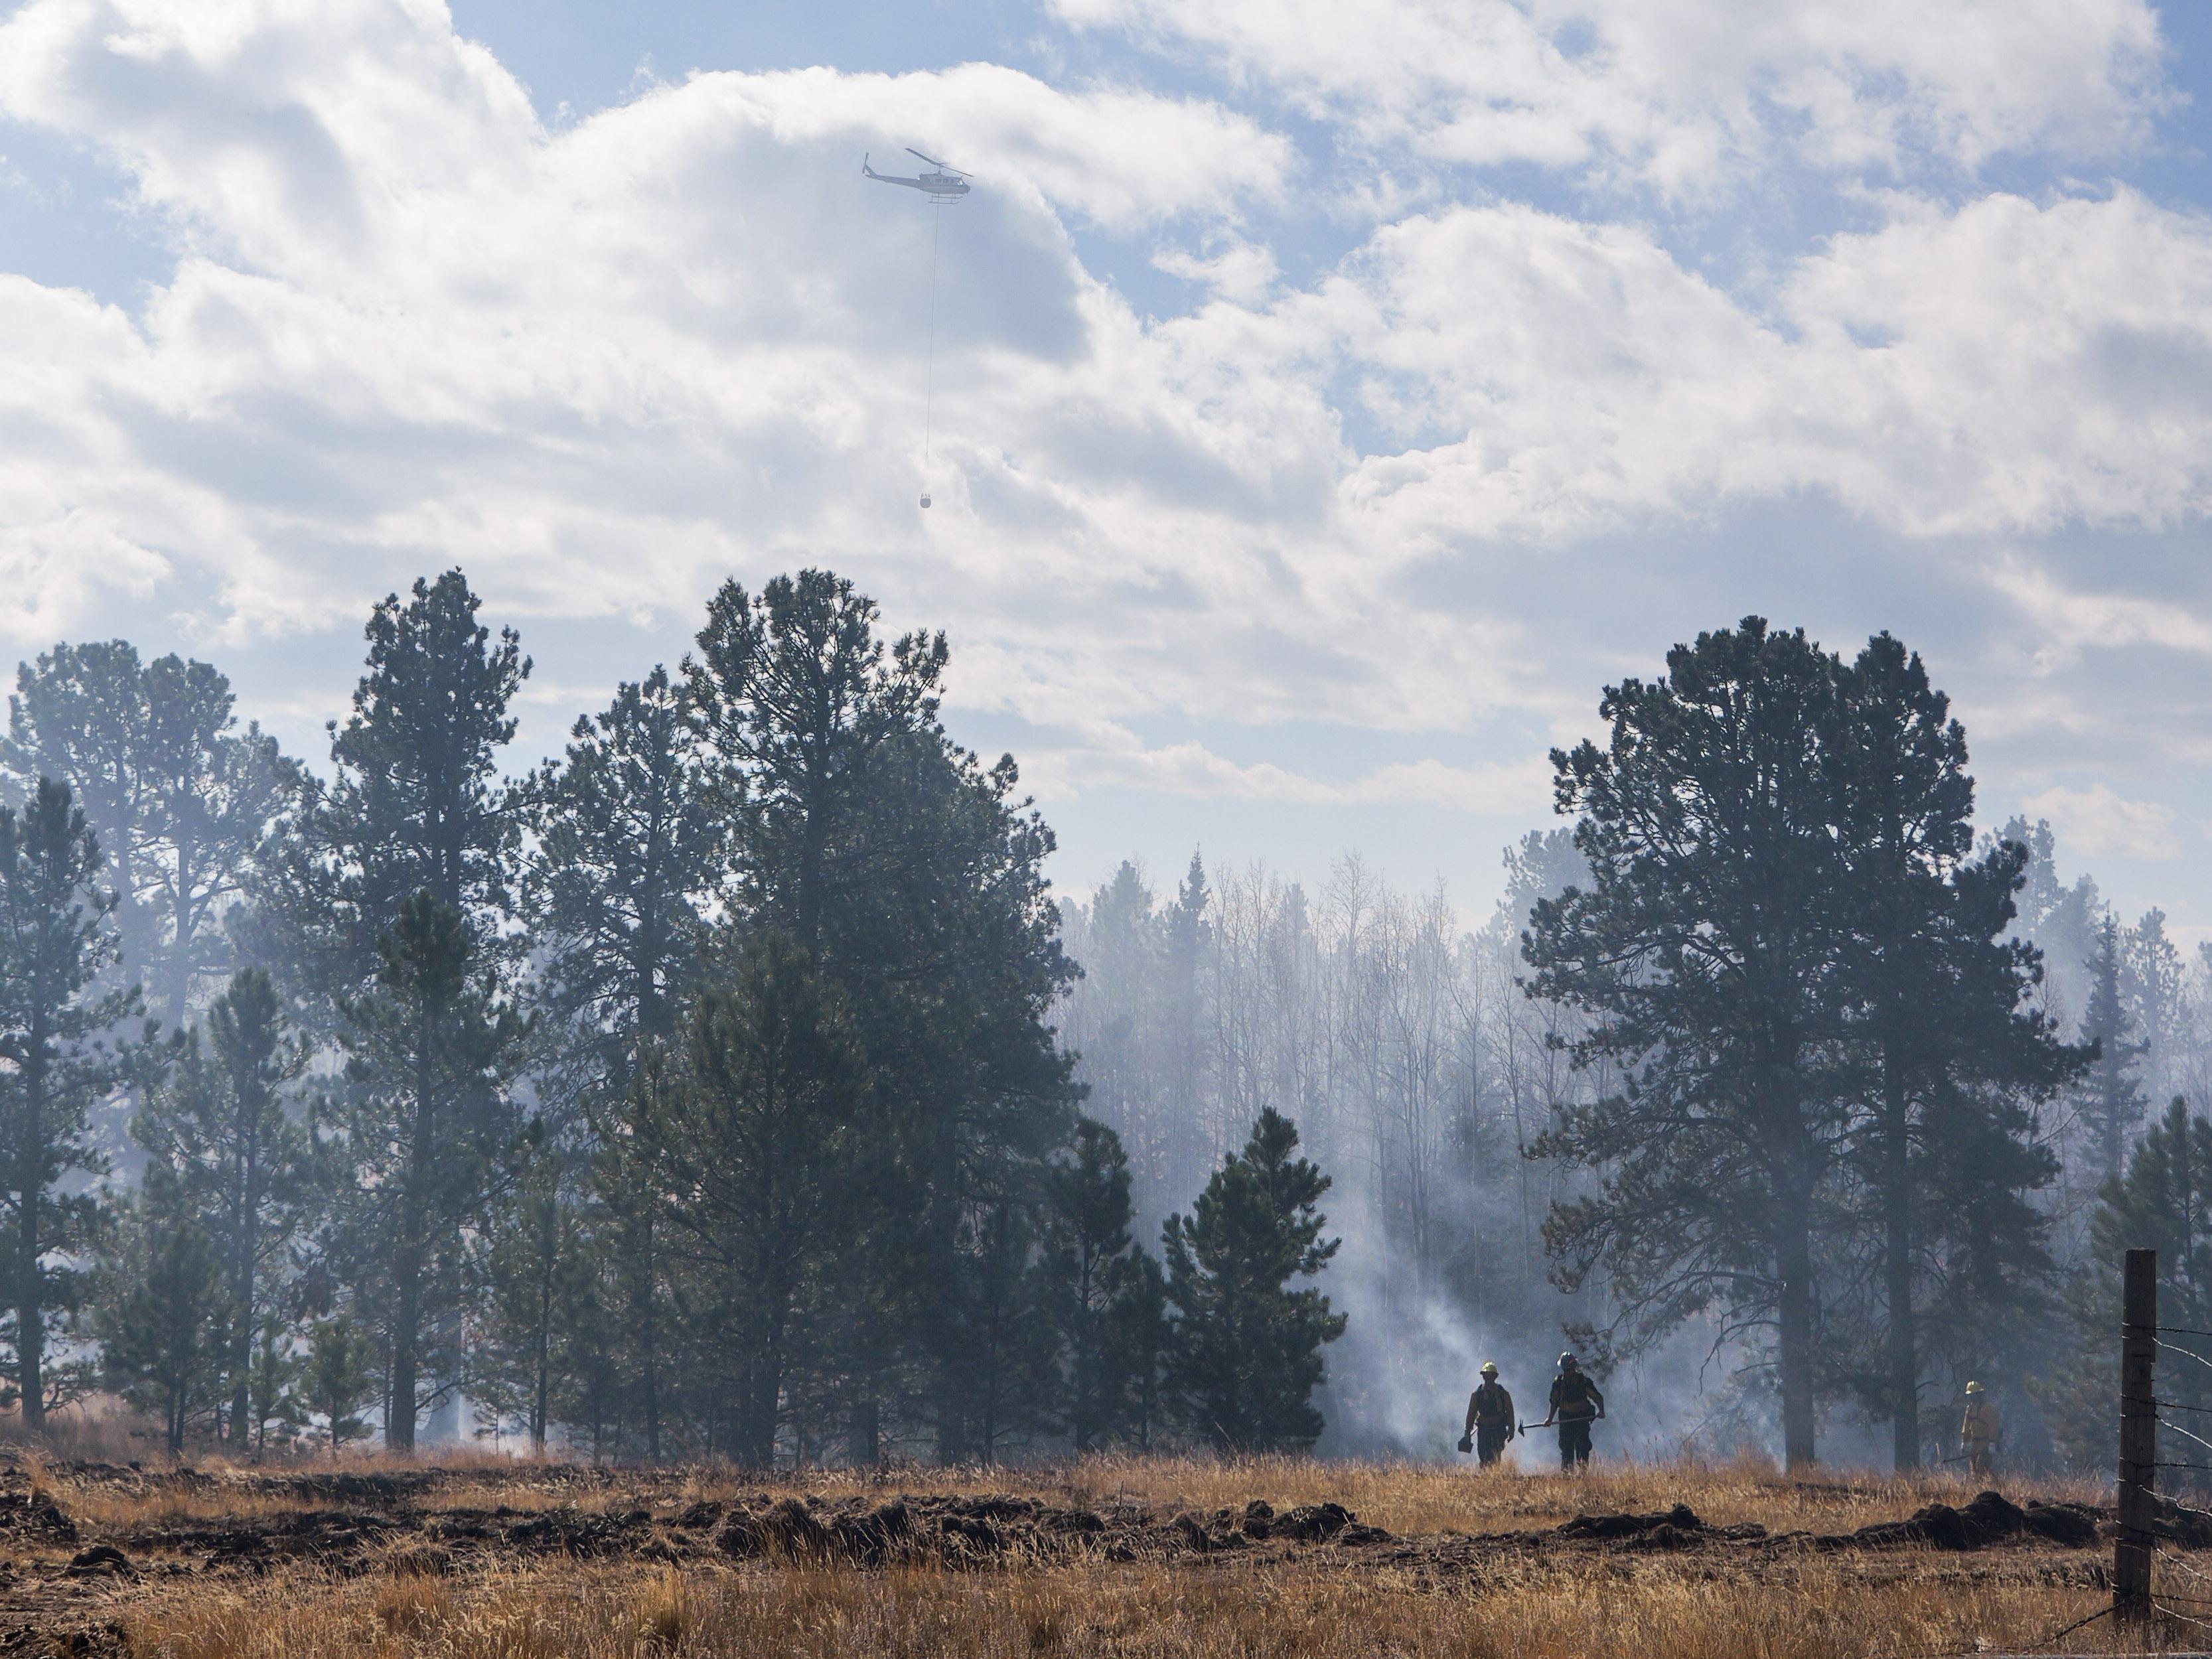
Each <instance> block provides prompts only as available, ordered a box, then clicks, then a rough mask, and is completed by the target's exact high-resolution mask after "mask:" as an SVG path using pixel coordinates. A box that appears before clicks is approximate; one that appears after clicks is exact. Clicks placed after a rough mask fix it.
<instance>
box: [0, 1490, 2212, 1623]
mask: <svg viewBox="0 0 2212 1659" xmlns="http://www.w3.org/2000/svg"><path fill="white" fill-rule="evenodd" d="M348 1462H349V1464H350V1466H351V1469H352V1471H353V1472H354V1473H356V1474H401V1475H405V1474H407V1473H408V1472H409V1471H410V1470H411V1469H413V1468H416V1466H413V1465H410V1464H404V1463H400V1462H395V1461H393V1460H388V1459H366V1458H359V1459H350V1460H348ZM295 1467H297V1466H295ZM18 1478H19V1479H20V1476H19V1477H18ZM40 1479H41V1480H44V1481H46V1483H47V1484H48V1485H49V1486H50V1487H51V1488H52V1490H53V1491H54V1492H55V1493H56V1495H57V1497H58V1498H59V1499H60V1500H61V1501H62V1503H63V1504H64V1507H65V1508H67V1509H68V1510H70V1513H71V1514H72V1515H75V1516H77V1517H78V1519H79V1521H80V1524H82V1525H84V1526H85V1527H86V1530H87V1535H88V1537H94V1536H98V1535H99V1534H100V1532H101V1531H102V1530H103V1529H105V1528H115V1529H118V1534H117V1535H118V1536H119V1535H121V1531H122V1529H127V1528H131V1527H139V1528H145V1527H148V1526H149V1525H154V1524H159V1523H160V1522H161V1519H162V1518H164V1517H172V1516H173V1517H176V1518H179V1519H185V1520H190V1521H194V1522H220V1521H221V1520H222V1518H224V1517H225V1516H232V1517H241V1516H253V1515H261V1516H269V1515H272V1514H275V1513H276V1512H278V1511H279V1510H282V1509H283V1508H288V1507H294V1506H301V1505H306V1506H313V1504H329V1503H330V1501H331V1500H329V1499H327V1498H304V1497H301V1496H300V1495H298V1494H296V1493H287V1492H284V1491H283V1489H282V1488H281V1487H279V1486H272V1484H271V1481H270V1478H269V1476H268V1475H267V1474H264V1473H263V1472H257V1471H255V1470H252V1469H251V1468H231V1467H228V1466H223V1465H208V1466H204V1467H201V1468H194V1469H189V1470H184V1471H173V1472H161V1471H141V1472H137V1474H134V1475H133V1476H131V1478H130V1479H128V1480H126V1479H124V1478H121V1476H120V1475H119V1474H118V1472H117V1471H113V1470H97V1469H81V1468H77V1469H73V1468H69V1467H67V1466H63V1465H59V1464H54V1465H50V1466H48V1467H46V1468H44V1469H43V1470H42V1471H41V1472H40ZM2009 1486H2010V1490H2011V1491H2012V1493H2013V1495H2014V1496H2015V1498H2023V1499H2024V1498H2026V1497H2027V1496H2029V1495H2030V1493H2031V1487H2030V1485H2029V1483H2025V1482H2017V1483H2009ZM901 1491H903V1492H911V1493H927V1492H963V1493H976V1492H1016V1493H1020V1494H1025V1495H1031V1496H1036V1497H1040V1498H1050V1499H1053V1500H1054V1501H1056V1502H1060V1503H1071V1502H1072V1503H1075V1504H1083V1505H1085V1506H1090V1507H1095V1508H1102V1509H1103V1508H1107V1507H1109V1506H1111V1505H1113V1504H1115V1502H1116V1500H1122V1501H1131V1502H1139V1503H1141V1504H1145V1505H1146V1506H1147V1507H1149V1508H1150V1509H1152V1510H1155V1511H1168V1510H1177V1509H1194V1510H1215V1509H1219V1508H1224V1507H1231V1508H1235V1507H1241V1506H1242V1505H1243V1504H1244V1503H1245V1502H1246V1501H1247V1500H1248V1499H1250V1498H1267V1500H1269V1501H1270V1502H1272V1503H1273V1504H1275V1506H1276V1507H1277V1508H1278V1509H1285V1508H1287V1507H1290V1506H1291V1505H1295V1504H1304V1503H1314V1502H1319V1501H1323V1500H1333V1501H1334V1502H1337V1503H1340V1504H1345V1505H1346V1506H1347V1507H1349V1508H1350V1509H1352V1510H1354V1511H1355V1512H1357V1513H1358V1515H1359V1516H1360V1517H1361V1519H1362V1520H1364V1521H1365V1522H1369V1523H1370V1524H1374V1525H1380V1526H1383V1527H1385V1528H1389V1530H1390V1531H1391V1532H1392V1533H1394V1534H1398V1535H1400V1536H1401V1538H1405V1537H1413V1536H1416V1535H1425V1536H1430V1537H1434V1536H1437V1535H1440V1534H1454V1533H1457V1534H1486V1533H1513V1534H1529V1533H1539V1532H1545V1531H1547V1530H1548V1529H1549V1528H1552V1527H1553V1526H1554V1525H1556V1524H1557V1523H1558V1522H1559V1521H1562V1520H1564V1519H1565V1518H1567V1517H1569V1516H1572V1515H1574V1514H1576V1513H1577V1512H1591V1513H1602V1512H1609V1511H1620V1510H1638V1511H1650V1510H1659V1509H1664V1508H1666V1507H1667V1506H1668V1505H1670V1504H1674V1503H1676V1502H1685V1503H1687V1504H1690V1505H1691V1506H1692V1508H1694V1509H1695V1510H1697V1511H1698V1513H1699V1515H1700V1516H1703V1517H1704V1518H1705V1520H1706V1521H1707V1522H1710V1523H1712V1524H1715V1525H1726V1524H1729V1523H1734V1522H1753V1521H1755V1522H1759V1523H1761V1524H1763V1525H1765V1527H1767V1528H1769V1529H1770V1530H1771V1531H1772V1532H1776V1533H1785V1532H1809V1533H1823V1534H1833V1533H1838V1532H1844V1531H1848V1530H1850V1529H1851V1528H1856V1527H1858V1526H1861V1525H1864V1524H1866V1523H1868V1522H1875V1521H1887V1520H1895V1519H1898V1518H1899V1517H1901V1516H1905V1515H1908V1514H1910V1513H1911V1511H1912V1510H1914V1509H1916V1508H1917V1507H1918V1506H1919V1505H1921V1504H1923V1503H1926V1502H1928V1501H1929V1500H1931V1499H1944V1500H1948V1501H1952V1502H1963V1501H1965V1499H1966V1498H1967V1497H1969V1496H1971V1492H1972V1488H1971V1487H1969V1486H1967V1485H1966V1483H1965V1482H1962V1481H1959V1480H1948V1479H1942V1478H1936V1479H1923V1480H1893V1479H1891V1478H1888V1477H1878V1476H1871V1475H1865V1474H1845V1473H1841V1472H1838V1473H1836V1474H1823V1475H1820V1476H1819V1477H1816V1478H1809V1479H1792V1478H1790V1477H1788V1476H1785V1475H1784V1474H1781V1473H1779V1472H1778V1471H1777V1470H1776V1469H1775V1468H1772V1467H1771V1465H1768V1464H1765V1463H1761V1462H1739V1463H1733V1464H1728V1465H1723V1466H1719V1467H1706V1466H1699V1465H1692V1464H1669V1465H1652V1466H1629V1465H1626V1464H1613V1465H1610V1466H1600V1468H1598V1470H1597V1471H1596V1472H1595V1473H1593V1474H1589V1475H1588V1476H1585V1477H1582V1478H1565V1477H1562V1476H1560V1475H1559V1474H1556V1473H1536V1474H1525V1475H1519V1474H1487V1475H1486V1474H1478V1473H1476V1472H1474V1471H1473V1470H1471V1469H1470V1468H1467V1467H1466V1466H1465V1465H1457V1466H1446V1467H1442V1468H1439V1467H1435V1466H1419V1465H1411V1464H1375V1463H1317V1462H1312V1461H1310V1460H1306V1459H1252V1460H1243V1461H1236V1462H1213V1461H1210V1460H1203V1459H1178V1458H1150V1459H1146V1458H1136V1457H1109V1458H1094V1459H1090V1460H1085V1461H1084V1462H1078V1463H1075V1464H1072V1465H1068V1466H1065V1467H1056V1468H1029V1469H1019V1468H995V1469H990V1470H975V1469H965V1470H963V1469H937V1468H904V1469H893V1470H888V1471H881V1472H877V1473H873V1474H858V1473H854V1472H848V1471H814V1472H806V1473H802V1474H798V1475H793V1474H788V1473H787V1474H782V1475H780V1476H777V1477H774V1478H766V1479H763V1478H752V1477H747V1476H744V1475H742V1474H738V1473H737V1472H735V1471H731V1470H726V1469H702V1468H690V1469H663V1470H652V1471H641V1470H624V1471H621V1472H594V1471H591V1470H588V1469H581V1468H576V1467H574V1466H570V1465H553V1464H510V1463H506V1462H489V1461H483V1460H471V1461H470V1462H468V1463H467V1464H466V1465H465V1466H463V1467H460V1468H451V1467H448V1468H444V1469H441V1470H440V1471H439V1472H438V1473H437V1474H436V1475H435V1484H434V1485H428V1486H425V1485H422V1484H420V1483H419V1482H417V1481H413V1480H410V1483H409V1484H408V1486H407V1488H406V1495H405V1496H404V1498H403V1499H402V1500H400V1502H399V1507H402V1508H404V1509H405V1510H408V1511H410V1513H413V1514H416V1515H419V1516H425V1517H427V1516H435V1515H437V1514H438V1513H440V1512H441V1511H445V1512H451V1511H456V1510H470V1509H476V1510H489V1509H496V1508H498V1507H500V1506H504V1507H505V1508H507V1510H536V1509H552V1508H559V1507H564V1506H571V1505H573V1506H574V1507H575V1508H576V1509H578V1510H584V1511H590V1510H615V1509H620V1510H633V1509H639V1508H642V1509H645V1510H648V1511H650V1512H651V1513H653V1515H655V1516H662V1517H665V1516H671V1515H672V1514H674V1513H675V1512H676V1511H678V1510H681V1509H682V1508H683V1507H684V1506H685V1505H686V1504H690V1503H691V1502H693V1501H695V1500H696V1499H699V1498H732V1497H738V1496H756V1497H757V1496H760V1495H763V1494H781V1493H800V1494H805V1493H813V1494H818V1495H820V1496H822V1497H823V1498H831V1499H835V1498H842V1497H850V1496H867V1497H871V1498H874V1497H882V1496H887V1495H889V1494H890V1493H891V1492H901ZM2032 1491H2033V1495H2037V1496H2042V1497H2045V1498H2077V1499H2084V1500H2092V1501H2093V1500H2095V1499H2096V1498H2098V1497H2099V1496H2100V1494H2098V1493H2097V1492H2094V1491H2093V1490H2092V1489H2090V1488H2087V1487H2086V1486H2066V1485H2063V1484H2052V1483H2035V1484H2034V1485H2033V1487H2032ZM421 1536H422V1535H421V1534H406V1535H404V1536H401V1535H395V1536H393V1537H392V1540H391V1541H390V1543H389V1545H388V1547H386V1548H385V1549H384V1550H383V1553H380V1554H377V1555H374V1556H373V1557H371V1558H370V1559H369V1562H368V1565H369V1568H370V1570H368V1571H356V1572H355V1573H353V1574H352V1575H350V1576H345V1577H338V1576H333V1575H331V1574H330V1573H328V1572H325V1571H322V1570H320V1569H319V1568H316V1567H314V1566H312V1565H300V1564H294V1565H286V1564H281V1563H280V1564H276V1565H273V1566H272V1568H271V1570H270V1571H268V1572H267V1574H266V1576H263V1577H253V1576H251V1575H247V1574H243V1573H228V1574H209V1573H199V1572H195V1573H192V1574H191V1575H189V1576H185V1575H179V1576H174V1577H171V1576H167V1571H166V1570H153V1569H154V1567H155V1564H154V1562H153V1561H152V1560H151V1559H149V1561H148V1562H147V1563H146V1564H145V1565H147V1566H148V1568H149V1571H145V1572H144V1573H143V1575H142V1576H141V1577H138V1578H137V1580H135V1581H133V1582H131V1583H128V1584H124V1583H117V1584H114V1585H112V1586H107V1587H85V1588H82V1589H73V1590H72V1594H74V1595H77V1596H78V1597H79V1598H80V1600H79V1601H76V1602H72V1603H71V1604H70V1605H71V1607H76V1608H78V1609H80V1610H81V1611H82V1613H85V1614H87V1615H93V1614H97V1615H98V1616H99V1617H102V1618H112V1619H114V1620H118V1621H119V1622H120V1624H121V1625H122V1626H123V1627H124V1629H125V1632H127V1637H128V1642H129V1650H130V1651H131V1653H133V1654H134V1655H137V1656H155V1655H159V1656H173V1659H216V1656H224V1659H228V1656H240V1659H248V1656H270V1659H276V1656H280V1655H281V1656H287V1659H289V1656H295V1655H296V1656H302V1659H324V1656H327V1659H401V1656H417V1655H420V1656H439V1659H446V1656H451V1659H479V1656H481V1659H534V1656H543V1659H556V1656H559V1659H570V1656H574V1659H602V1656H604V1659H616V1656H620V1659H645V1656H662V1655H668V1656H684V1655H700V1656H706V1655H715V1656H725V1655H726V1656H752V1655H761V1656H780V1655H792V1656H805V1659H861V1656H870V1659H873V1656H885V1655H887V1656H894V1659H969V1656H975V1659H996V1656H1006V1659H1049V1656H1058V1655H1068V1656H1090V1655H1098V1656H1115V1659H1121V1656H1127V1659H1186V1656H1188V1659H1308V1656H1311V1659H1337V1656H1344V1659H1351V1656H1377V1655H1390V1656H1398V1659H1431V1656H1433V1659H1488V1656H1493V1655H1495V1656H1507V1655H1510V1656H1516V1659H1612V1656H1620V1659H1629V1656H1637V1659H1674V1656H1682V1659H1689V1656H1696V1659H1707V1656H1711V1659H1847V1656H1849V1659H1861V1656H1863V1659H1919V1656H1936V1655H1949V1654H1967V1653H1972V1652H1976V1651H1981V1652H1991V1651H1996V1652H2011V1651H2020V1652H2026V1651H2033V1650H2035V1648H2036V1645H2037V1644H2038V1642H2039V1638H2043V1637H2045V1636H2046V1635H2048V1634H2049V1633H2050V1632H2053V1631H2055V1630H2057V1628H2058V1627H2059V1626H2063V1625H2065V1624H2067V1623H2069V1622H2070V1621H2071V1620H2075V1619H2078V1618H2080V1617H2081V1616H2082V1615H2084V1614H2086V1613H2092V1612H2094V1611H2095V1610H2096V1609H2097V1608H2098V1607H2100V1606H2101V1605H2103V1604H2104V1601H2105V1598H2106V1592H2104V1591H2103V1590H2101V1589H2099V1588H2098V1585H2097V1574H2098V1572H2099V1570H2100V1566H2101V1565H2102V1564H2104V1563H2105V1562H2106V1560H2108V1559H2109V1553H2108V1547H2098V1548H2094V1549H2077V1550H2066V1549H2061V1548H2058V1547H2055V1546H2045V1545H2041V1544H2034V1543H2031V1544H2027V1545H2023V1546H2020V1547H1995V1548H1991V1549H1987V1550H1983V1551H1977V1552H1972V1553H1964V1554H1948V1555H1947V1554H1942V1553H1936V1552H1932V1551H1925V1550H1920V1549H1913V1548H1906V1549H1892V1550H1884V1551H1878V1552H1877V1551H1843V1552H1837V1553H1819V1552H1809V1551H1802V1550H1796V1549H1794V1548H1792V1547H1772V1548H1763V1549H1751V1548H1745V1549H1738V1548H1735V1547H1728V1546H1722V1545H1717V1544H1716V1545H1709V1546H1707V1547H1703V1548H1699V1549H1693V1550H1687V1551H1681V1552H1667V1551H1652V1552H1646V1553H1636V1552H1632V1551H1619V1552H1606V1551H1589V1552H1579V1553H1578V1552H1575V1551H1570V1550H1563V1549H1549V1550H1547V1549H1534V1550H1531V1549H1528V1548H1525V1547H1519V1546H1517V1545H1516V1546H1513V1547H1507V1546H1490V1545H1462V1546H1456V1547H1452V1548H1449V1549H1447V1548H1443V1547H1439V1548H1437V1549H1430V1550H1422V1549H1411V1548H1409V1549H1405V1550H1400V1549H1397V1548H1396V1547H1381V1548H1370V1549H1361V1548H1342V1549H1338V1548H1304V1549H1291V1550H1285V1551H1279V1552H1276V1553H1267V1552H1263V1551H1255V1552H1250V1553H1244V1554H1241V1555H1237V1554H1231V1555H1219V1556H1207V1557H1192V1558H1188V1559H1172V1560H1155V1559H1141V1560H1137V1561H1129V1562H1121V1563H1115V1562H1112V1561H1109V1560H1106V1559H1103V1558H1101V1557H1099V1556H1097V1555H1092V1554H1079V1555H1073V1556H1071V1557H1069V1558H1068V1559H1064V1560H1060V1561H1058V1562H1056V1563H1052V1564H1046V1565H1040V1564H1039V1563H1038V1562H1037V1561H1036V1560H1035V1559H1024V1558H1017V1557H1011V1556H1010V1557H1009V1558H1008V1559H1007V1560H1006V1563H1005V1564H1004V1565H996V1566H985V1567H980V1568H976V1569H974V1570H969V1571H952V1570H948V1569H945V1568H943V1567H900V1568H896V1569H885V1570H881V1571H871V1570H864V1569H859V1568H854V1567H850V1566H843V1567H824V1566H820V1565H787V1564H786V1565H775V1564H771V1563H769V1562H766V1561H761V1560H748V1561H742V1562H733V1561H730V1560H728V1559H726V1558H722V1557H720V1555H718V1554H716V1553H714V1552H713V1551H712V1550H708V1551H707V1552H705V1553H703V1554H699V1553H695V1554H694V1555H692V1556H691V1557H690V1558H687V1559H684V1562H683V1564H682V1565H669V1564H667V1563H665V1562H661V1561H653V1560H647V1559H636V1558H630V1557H624V1558H621V1559H609V1560H600V1561H594V1562H588V1563H587V1562H578V1561H574V1560H569V1559H565V1558H559V1557H552V1558H548V1557H542V1556H541V1557H536V1558H531V1559H521V1558H519V1557H517V1556H514V1555H513V1554H507V1555H501V1554H499V1553H495V1552H492V1553H480V1554H477V1555H467V1554H461V1555H457V1556H448V1555H447V1553H445V1552H443V1551H441V1550H438V1549H436V1548H435V1547H423V1546H422V1544H421V1542H420V1539H421ZM2207 1566H2208V1569H2212V1559H2208V1561H2207ZM2163 1571H2167V1572H2173V1571H2177V1570H2175V1569H2172V1568H2166V1569H2163ZM2184 1571H2185V1570H2184ZM2194 1587H2195V1588H2198V1589H2206V1590H2212V1583H2203V1584H2196V1585H2195V1586H2194ZM2190 1588H2191V1581H2188V1580H2186V1579H2185V1577H2176V1578H2175V1579H2174V1581H2173V1583H2172V1589H2174V1591H2175V1592H2176V1593H2177V1594H2186V1593H2187V1591H2188V1589H2190ZM2169 1633H2170V1634H2175V1635H2179V1634H2181V1633H2185V1632H2184V1630H2183V1627H2180V1626H2175V1627H2174V1629H2173V1631H2172V1632H2169ZM2193 1633H2196V1634H2200V1635H2203V1634H2212V1632H2193ZM2113 1641H2114V1638H2113V1636H2112V1634H2111V1633H2110V1632H2109V1621H2107V1622H2106V1623H2100V1624H2098V1625H2093V1626H2090V1627H2089V1628H2087V1629H2086V1630H2083V1631H2081V1632H2077V1633H2075V1635H2073V1636H2071V1637H2069V1638H2068V1639H2067V1641H2066V1643H2065V1650H2067V1651H2071V1652H2106V1651H2111V1650H2112V1643H2113ZM2135 1645H2136V1646H2140V1645H2141V1644H2140V1642H2137V1643H2136V1644H2135Z"/></svg>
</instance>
